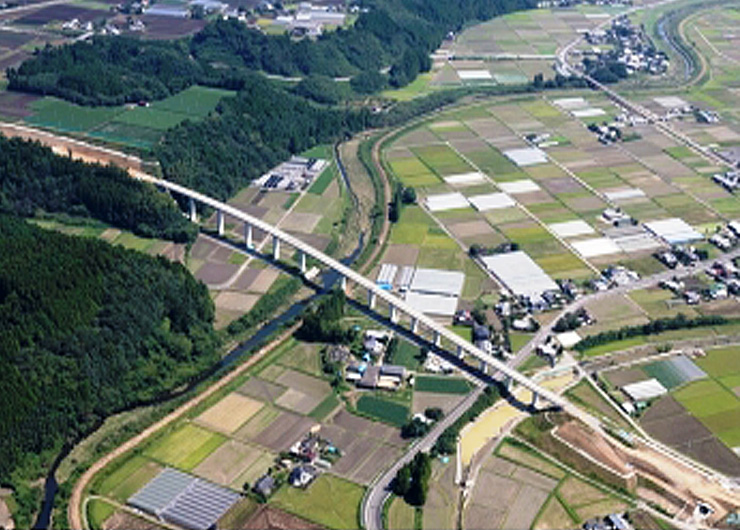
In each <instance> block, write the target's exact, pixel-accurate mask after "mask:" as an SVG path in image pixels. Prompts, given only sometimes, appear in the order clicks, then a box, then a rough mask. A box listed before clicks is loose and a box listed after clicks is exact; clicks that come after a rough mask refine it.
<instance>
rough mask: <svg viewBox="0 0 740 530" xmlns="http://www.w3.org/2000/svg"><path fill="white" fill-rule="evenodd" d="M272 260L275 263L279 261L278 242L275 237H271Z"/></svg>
mask: <svg viewBox="0 0 740 530" xmlns="http://www.w3.org/2000/svg"><path fill="white" fill-rule="evenodd" d="M272 259H274V260H275V261H278V260H279V259H280V240H279V239H278V237H277V236H272Z"/></svg>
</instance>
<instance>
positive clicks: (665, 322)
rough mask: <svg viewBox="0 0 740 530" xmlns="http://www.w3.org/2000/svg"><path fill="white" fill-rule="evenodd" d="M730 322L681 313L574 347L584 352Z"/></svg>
mask: <svg viewBox="0 0 740 530" xmlns="http://www.w3.org/2000/svg"><path fill="white" fill-rule="evenodd" d="M729 322H730V320H728V319H727V318H725V317H723V316H721V315H702V316H698V317H695V318H689V317H687V316H686V315H684V314H683V313H679V314H678V315H676V316H675V317H669V318H657V319H655V320H651V321H650V322H648V323H647V324H641V325H638V326H623V327H621V328H619V329H614V330H609V331H602V332H601V333H597V334H596V335H590V336H588V337H586V338H585V339H583V340H581V342H579V343H578V344H576V345H575V349H576V350H578V351H585V350H588V349H589V348H594V347H596V346H601V345H602V344H608V343H609V342H615V341H619V340H624V339H629V338H632V337H641V336H645V335H657V334H658V333H663V332H664V331H671V330H675V329H692V328H700V327H705V326H722V325H724V324H728V323H729Z"/></svg>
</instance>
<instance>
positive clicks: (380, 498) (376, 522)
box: [361, 386, 485, 530]
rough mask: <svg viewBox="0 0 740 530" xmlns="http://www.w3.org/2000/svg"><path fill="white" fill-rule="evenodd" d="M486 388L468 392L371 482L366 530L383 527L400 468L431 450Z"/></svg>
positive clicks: (365, 503) (366, 502)
mask: <svg viewBox="0 0 740 530" xmlns="http://www.w3.org/2000/svg"><path fill="white" fill-rule="evenodd" d="M484 388H485V387H484V386H480V387H477V388H476V389H475V390H473V391H472V392H471V393H470V394H468V396H467V397H466V398H465V399H464V400H463V401H462V402H460V404H458V406H457V407H456V408H455V409H454V410H452V411H450V413H449V414H447V416H445V417H444V418H442V419H441V420H440V421H439V422H437V423H436V424H435V425H434V427H433V428H432V430H431V431H429V433H428V434H427V435H426V436H425V437H424V438H420V439H419V440H417V441H416V442H415V443H414V444H412V445H411V447H410V448H409V449H408V450H407V451H406V453H405V454H404V455H403V456H402V457H401V458H400V459H399V460H397V461H396V462H395V463H394V464H393V465H392V466H391V467H390V468H388V469H387V470H386V471H384V472H383V474H382V475H380V476H378V477H376V479H375V480H374V481H373V482H372V483H371V484H370V486H369V488H368V490H367V493H366V494H365V497H364V499H363V501H362V507H361V509H362V521H363V526H364V527H365V529H366V530H381V529H382V528H383V505H384V504H385V501H386V499H387V498H388V496H389V495H390V494H391V492H390V485H391V482H392V481H393V479H394V477H395V476H396V473H398V470H399V469H401V467H403V466H405V465H406V464H407V463H408V462H410V461H411V460H413V458H414V457H415V456H416V454H417V453H418V452H419V451H429V450H431V448H432V446H433V445H434V443H435V442H436V441H437V438H439V436H440V435H441V434H442V433H443V432H444V430H445V429H447V427H449V426H450V425H452V424H453V423H454V422H455V421H457V419H458V418H459V417H460V416H461V415H462V414H463V413H464V412H465V411H466V410H468V409H469V408H470V407H471V406H472V405H473V403H475V400H476V399H478V397H479V396H480V395H481V394H482V393H483V389H484Z"/></svg>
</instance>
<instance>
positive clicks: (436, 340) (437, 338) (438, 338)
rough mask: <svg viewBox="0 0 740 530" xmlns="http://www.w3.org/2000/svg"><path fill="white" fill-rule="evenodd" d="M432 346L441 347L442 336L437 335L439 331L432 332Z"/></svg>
mask: <svg viewBox="0 0 740 530" xmlns="http://www.w3.org/2000/svg"><path fill="white" fill-rule="evenodd" d="M434 345H435V346H436V347H437V348H439V347H440V346H442V335H440V334H439V331H435V332H434Z"/></svg>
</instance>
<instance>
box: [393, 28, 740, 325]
mask: <svg viewBox="0 0 740 530" xmlns="http://www.w3.org/2000/svg"><path fill="white" fill-rule="evenodd" d="M504 18H505V17H504ZM579 98H580V99H579ZM571 100H579V101H581V103H579V105H583V106H584V107H586V108H589V109H598V112H603V114H604V115H605V116H614V115H616V113H618V112H619V111H618V109H617V108H616V107H615V106H614V105H613V104H612V103H611V102H610V101H609V100H608V99H606V98H605V97H604V96H602V95H600V94H597V93H593V92H589V93H585V92H581V93H578V92H574V93H568V97H567V98H565V95H563V96H561V95H560V94H557V93H548V94H546V95H545V96H519V97H512V98H499V99H498V100H491V102H490V103H487V104H480V103H476V104H475V105H472V106H469V107H464V108H461V109H454V110H450V111H446V112H443V113H441V114H438V115H436V116H435V117H434V118H433V119H430V120H428V121H426V122H422V123H421V124H419V125H418V126H416V127H414V128H411V129H409V130H408V131H406V133H405V134H404V135H402V136H400V137H399V138H397V139H396V140H395V141H394V142H393V143H391V144H390V145H387V146H386V147H385V149H384V151H383V157H384V160H385V163H386V165H387V167H388V169H389V170H390V172H391V173H392V174H393V175H394V177H395V178H396V179H398V181H399V182H400V183H401V184H403V185H404V186H411V187H414V188H415V190H416V193H417V198H418V200H417V202H418V206H407V207H405V208H404V209H403V211H402V213H401V218H400V221H399V222H397V223H395V224H394V225H393V228H392V233H391V243H392V245H389V247H388V248H387V250H386V253H385V256H384V258H383V259H382V262H385V263H392V264H396V265H398V266H399V267H400V266H414V265H415V266H417V267H433V268H438V269H446V270H457V271H462V272H464V273H465V274H466V281H465V286H464V288H463V295H462V297H461V300H463V301H465V302H470V301H474V300H475V299H477V298H479V297H481V296H486V294H487V293H492V292H495V291H496V290H497V289H496V284H495V282H493V280H492V279H491V278H490V277H488V276H487V275H486V274H485V273H484V272H483V271H482V270H481V269H480V268H479V267H478V266H477V265H475V264H473V263H471V262H470V260H469V258H468V257H467V255H466V251H467V250H468V249H469V248H470V247H471V246H473V245H478V246H480V247H483V248H486V249H493V248H495V247H497V246H498V245H500V244H502V243H505V242H511V243H515V244H517V245H518V247H519V249H520V250H522V251H524V252H525V253H527V254H528V255H529V257H530V258H531V259H532V260H534V262H535V263H536V264H537V265H539V266H540V267H541V268H542V269H543V271H544V272H545V273H546V274H548V275H549V276H550V277H551V278H553V279H566V278H567V279H574V280H577V281H580V280H586V279H589V278H592V277H594V276H595V274H596V273H597V271H600V270H602V269H603V268H605V267H606V266H607V265H612V264H615V265H616V264H619V265H624V266H626V267H628V268H630V269H632V270H634V271H636V272H637V273H638V274H640V275H650V274H655V273H658V272H661V271H662V270H664V267H663V265H662V264H661V263H660V262H659V261H658V260H657V259H655V258H654V257H653V254H654V253H655V252H656V251H657V250H659V249H661V248H666V247H667V246H668V245H667V244H666V242H665V241H664V240H662V239H660V238H659V237H657V236H656V235H654V234H652V233H650V232H649V231H648V230H647V229H646V228H645V226H643V224H642V223H648V222H650V221H658V220H664V219H670V218H680V219H683V220H684V221H685V222H687V223H688V224H689V225H691V226H692V227H694V228H695V230H697V231H698V232H699V233H702V234H708V233H711V231H713V230H714V227H715V226H716V225H717V224H718V223H722V222H724V221H726V220H727V219H730V218H732V217H731V216H730V217H728V214H727V210H726V209H725V206H724V205H725V204H726V203H727V201H732V198H731V196H730V195H729V194H728V193H727V192H726V191H724V190H723V189H722V188H720V187H718V186H716V185H714V184H711V183H709V180H708V175H707V174H706V172H704V171H703V170H702V169H701V167H699V166H696V165H695V164H693V162H692V158H687V157H681V156H680V153H681V151H680V149H679V146H678V145H676V144H675V143H673V141H672V140H670V139H667V138H665V137H664V136H663V135H662V134H660V133H658V132H657V131H655V130H654V129H653V128H652V127H651V126H647V125H645V126H636V127H634V132H635V133H637V134H638V135H639V137H640V138H639V139H637V140H634V141H631V142H624V143H622V144H619V145H602V144H600V143H599V142H598V141H597V138H596V137H595V135H594V134H593V133H591V132H590V131H588V130H587V129H586V125H588V124H589V123H590V122H591V121H595V120H594V118H584V117H578V115H576V114H574V113H573V112H571V111H570V110H568V105H570V103H568V104H566V103H567V102H569V101H571ZM594 112H596V111H594ZM598 119H602V118H601V117H600V118H598ZM528 134H538V135H543V134H549V135H550V138H552V139H553V141H551V142H550V143H549V144H548V145H547V146H546V147H544V148H543V149H540V150H539V151H537V150H534V149H532V146H531V145H529V144H528V142H527V141H526V139H525V138H524V137H525V136H526V135H528ZM531 156H536V157H540V158H536V159H531V160H529V161H528V159H527V158H526V157H531ZM676 156H678V158H676ZM517 157H519V158H518V159H517ZM522 157H524V158H522ZM533 160H534V161H533ZM707 184H710V185H707ZM608 208H612V209H617V208H619V209H621V210H622V211H624V212H626V213H627V214H629V215H630V216H632V217H633V218H635V219H636V220H637V221H638V223H637V224H635V225H632V226H621V227H615V226H613V225H612V223H609V222H606V221H605V220H604V219H603V216H602V214H603V212H604V211H605V210H607V209H608ZM662 296H663V295H662V294H660V295H658V294H656V292H655V291H646V292H641V293H636V294H635V296H634V297H633V298H630V299H627V298H624V297H622V300H615V301H617V302H618V303H619V304H620V305H621V307H622V308H623V311H616V309H614V308H613V306H612V305H610V304H602V306H601V308H600V309H601V310H600V311H599V309H598V308H597V312H604V311H608V312H610V315H607V318H598V317H597V321H598V323H597V325H596V326H594V327H592V328H589V329H588V330H587V332H588V333H598V332H599V331H601V330H603V329H611V328H612V327H614V326H616V327H619V326H622V325H634V324H638V323H643V322H647V320H648V316H649V317H650V318H657V317H662V316H673V315H675V314H677V313H678V312H679V311H682V312H688V314H691V313H692V312H702V311H709V312H712V311H725V313H724V314H729V315H732V314H734V313H735V312H738V311H740V307H734V306H733V307H729V306H728V307H724V306H722V307H721V308H720V306H719V305H717V307H716V308H713V307H707V308H706V309H698V310H697V309H692V308H685V307H684V306H682V305H675V304H669V301H668V300H667V299H665V298H662ZM725 305H727V304H725ZM730 305H732V304H730ZM614 307H616V306H614Z"/></svg>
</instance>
